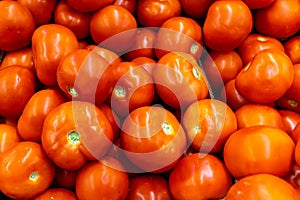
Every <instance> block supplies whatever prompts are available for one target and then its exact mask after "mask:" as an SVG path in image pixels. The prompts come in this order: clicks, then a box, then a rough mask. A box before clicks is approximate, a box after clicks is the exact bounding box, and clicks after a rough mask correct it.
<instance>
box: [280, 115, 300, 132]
mask: <svg viewBox="0 0 300 200" xmlns="http://www.w3.org/2000/svg"><path fill="white" fill-rule="evenodd" d="M278 112H279V114H280V115H281V118H282V120H283V123H284V125H285V129H286V132H287V133H288V134H291V133H292V131H293V130H294V129H295V127H296V125H297V124H298V123H299V122H300V114H299V113H296V112H294V111H290V110H278Z"/></svg>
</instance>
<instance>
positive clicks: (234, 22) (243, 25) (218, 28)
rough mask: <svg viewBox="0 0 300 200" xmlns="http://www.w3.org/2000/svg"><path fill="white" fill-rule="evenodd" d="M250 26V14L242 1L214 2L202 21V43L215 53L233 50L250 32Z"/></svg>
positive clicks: (251, 23)
mask: <svg viewBox="0 0 300 200" xmlns="http://www.w3.org/2000/svg"><path fill="white" fill-rule="evenodd" d="M252 26H253V22H252V13H251V11H250V9H249V8H248V6H247V5H246V4H245V3H244V2H243V1H233V0H224V1H215V2H214V3H213V4H212V5H211V6H210V7H209V9H208V13H207V16H206V18H205V21H204V25H203V36H204V43H205V44H206V45H207V47H209V48H210V49H212V50H215V51H230V50H233V49H234V48H236V47H238V46H239V45H240V44H241V42H242V41H243V40H244V39H245V38H246V37H247V35H248V34H249V33H250V32H251V30H252Z"/></svg>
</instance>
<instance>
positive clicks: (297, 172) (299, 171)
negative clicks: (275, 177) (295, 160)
mask: <svg viewBox="0 0 300 200" xmlns="http://www.w3.org/2000/svg"><path fill="white" fill-rule="evenodd" d="M284 180H286V181H287V182H288V183H290V184H291V185H292V186H293V187H294V188H295V189H296V190H297V191H300V182H299V181H300V167H299V166H298V165H297V164H295V165H294V167H293V169H292V170H291V171H290V172H289V173H288V175H286V176H285V177H284Z"/></svg>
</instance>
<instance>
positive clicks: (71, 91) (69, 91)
mask: <svg viewBox="0 0 300 200" xmlns="http://www.w3.org/2000/svg"><path fill="white" fill-rule="evenodd" d="M67 91H68V93H69V94H70V95H71V96H72V97H78V93H77V91H76V90H75V89H74V88H73V87H69V86H67Z"/></svg>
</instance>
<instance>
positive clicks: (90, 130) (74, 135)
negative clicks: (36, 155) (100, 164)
mask: <svg viewBox="0 0 300 200" xmlns="http://www.w3.org/2000/svg"><path fill="white" fill-rule="evenodd" d="M112 140H113V131H112V128H111V125H110V122H109V121H108V119H107V118H106V116H105V115H104V114H103V113H102V111H100V110H99V109H98V108H97V107H96V106H95V105H94V104H91V103H88V102H84V101H69V102H65V103H62V104H60V105H59V106H58V107H56V108H55V109H54V110H52V111H51V112H50V113H49V114H48V115H47V117H46V119H45V121H44V125H43V131H42V136H41V141H42V145H43V148H44V150H45V152H46V154H47V155H48V156H49V158H50V159H51V160H52V161H53V162H54V163H55V164H56V165H57V166H58V167H60V168H63V169H67V170H76V169H79V168H81V167H82V166H83V165H84V164H85V163H86V162H87V160H94V159H99V158H101V157H102V156H103V155H104V154H105V153H106V152H107V150H108V149H109V147H110V145H111V144H112ZM100 144H101V145H100Z"/></svg>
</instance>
